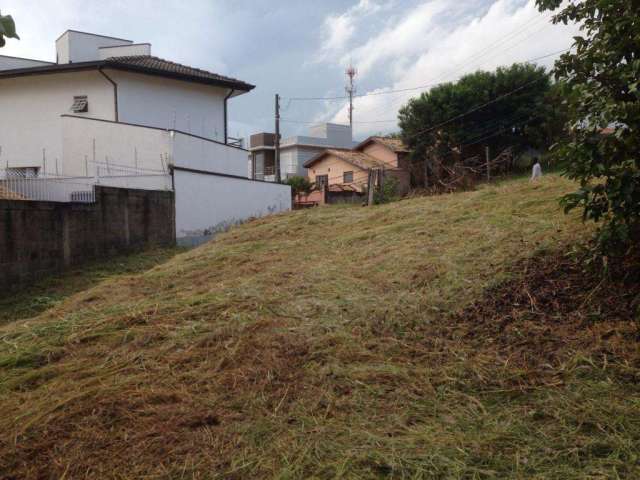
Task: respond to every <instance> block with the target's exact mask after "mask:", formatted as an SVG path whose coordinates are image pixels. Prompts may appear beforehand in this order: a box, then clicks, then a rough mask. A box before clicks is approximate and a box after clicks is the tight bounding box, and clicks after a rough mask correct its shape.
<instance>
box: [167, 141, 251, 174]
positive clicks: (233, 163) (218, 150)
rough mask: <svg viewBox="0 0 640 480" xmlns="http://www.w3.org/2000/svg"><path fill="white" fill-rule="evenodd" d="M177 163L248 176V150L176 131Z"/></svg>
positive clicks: (175, 155) (175, 151)
mask: <svg viewBox="0 0 640 480" xmlns="http://www.w3.org/2000/svg"><path fill="white" fill-rule="evenodd" d="M173 158H174V162H175V165H177V166H180V167H186V168H194V169H196V170H205V171H208V172H217V173H226V174H228V175H238V176H240V177H245V178H246V177H247V151H246V150H242V149H240V148H235V147H230V146H228V145H224V144H220V143H216V142H211V141H207V140H203V139H201V138H196V137H191V136H189V135H183V134H181V133H179V132H175V133H174V147H173Z"/></svg>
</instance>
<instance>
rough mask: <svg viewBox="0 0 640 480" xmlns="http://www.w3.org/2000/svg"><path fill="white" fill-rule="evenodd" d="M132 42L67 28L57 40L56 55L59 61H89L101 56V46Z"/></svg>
mask: <svg viewBox="0 0 640 480" xmlns="http://www.w3.org/2000/svg"><path fill="white" fill-rule="evenodd" d="M132 43H133V42H132V41H131V40H124V39H121V38H113V37H105V36H103V35H95V34H92V33H84V32H76V31H73V30H67V31H66V32H64V33H63V34H62V35H61V36H60V37H58V39H57V40H56V56H57V58H58V63H78V62H88V61H91V60H98V59H99V58H100V54H99V53H98V49H99V48H100V47H109V46H117V45H127V44H132Z"/></svg>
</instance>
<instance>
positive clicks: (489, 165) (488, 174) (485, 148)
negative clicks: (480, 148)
mask: <svg viewBox="0 0 640 480" xmlns="http://www.w3.org/2000/svg"><path fill="white" fill-rule="evenodd" d="M484 153H485V157H486V159H487V182H490V181H491V163H489V145H487V146H486V147H484Z"/></svg>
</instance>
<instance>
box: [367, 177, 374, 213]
mask: <svg viewBox="0 0 640 480" xmlns="http://www.w3.org/2000/svg"><path fill="white" fill-rule="evenodd" d="M374 189H375V179H374V174H373V170H372V169H371V168H370V169H369V178H368V180H367V205H368V206H371V205H373V192H374Z"/></svg>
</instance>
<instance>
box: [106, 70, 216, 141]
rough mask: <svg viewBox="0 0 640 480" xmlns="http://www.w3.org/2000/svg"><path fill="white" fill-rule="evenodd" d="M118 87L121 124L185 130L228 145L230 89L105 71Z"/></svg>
mask: <svg viewBox="0 0 640 480" xmlns="http://www.w3.org/2000/svg"><path fill="white" fill-rule="evenodd" d="M105 72H106V73H107V74H108V75H109V76H110V77H111V78H113V80H114V81H115V82H116V83H117V84H118V107H119V121H121V122H127V123H137V124H140V125H147V126H149V127H158V128H164V129H167V130H181V131H183V132H187V133H191V134H194V135H199V136H201V137H206V138H209V139H212V140H217V141H219V142H224V97H225V96H226V95H227V94H228V93H229V89H225V88H220V87H214V86H210V85H200V84H196V83H190V82H185V81H181V80H173V79H169V78H161V77H154V76H151V75H141V74H137V73H131V72H122V71H117V70H109V69H105Z"/></svg>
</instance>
